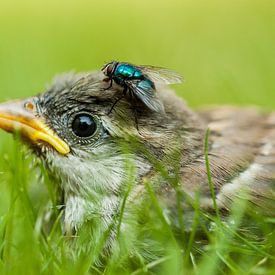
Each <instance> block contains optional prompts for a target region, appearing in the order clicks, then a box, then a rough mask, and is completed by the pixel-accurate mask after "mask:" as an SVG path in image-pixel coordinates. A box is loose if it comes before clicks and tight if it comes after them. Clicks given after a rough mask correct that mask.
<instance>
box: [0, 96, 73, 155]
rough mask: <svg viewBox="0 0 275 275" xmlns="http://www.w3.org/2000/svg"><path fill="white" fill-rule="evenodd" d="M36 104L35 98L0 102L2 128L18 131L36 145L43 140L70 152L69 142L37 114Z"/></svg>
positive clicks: (66, 152)
mask: <svg viewBox="0 0 275 275" xmlns="http://www.w3.org/2000/svg"><path fill="white" fill-rule="evenodd" d="M35 106H36V105H35V103H34V101H33V99H28V100H22V101H13V102H7V103H2V104H0V129H3V130H5V131H7V132H10V133H14V132H18V133H19V134H20V135H21V136H22V137H24V138H26V139H27V140H28V141H30V142H31V143H33V144H35V145H37V144H38V143H39V142H41V141H42V142H44V143H46V144H48V145H51V146H52V147H53V148H54V149H55V150H56V151H57V152H59V153H60V154H63V155H66V154H68V153H69V152H70V148H69V146H68V144H67V143H66V142H65V141H63V140H62V139H60V138H59V137H58V136H57V135H56V134H55V133H54V132H53V131H52V130H51V129H50V128H49V127H48V126H47V125H46V124H45V122H44V121H43V118H41V117H37V116H36V114H37V112H36V107H35Z"/></svg>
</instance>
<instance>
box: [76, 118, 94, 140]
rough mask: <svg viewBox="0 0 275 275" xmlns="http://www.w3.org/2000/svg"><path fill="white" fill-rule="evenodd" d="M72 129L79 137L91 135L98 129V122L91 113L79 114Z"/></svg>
mask: <svg viewBox="0 0 275 275" xmlns="http://www.w3.org/2000/svg"><path fill="white" fill-rule="evenodd" d="M72 130H73V132H74V134H75V135H76V136H78V137H83V138H87V137H91V136H92V135H93V134H94V133H95V131H96V122H95V120H94V119H93V117H92V116H91V115H89V114H78V115H77V116H76V117H75V118H74V120H73V122H72Z"/></svg>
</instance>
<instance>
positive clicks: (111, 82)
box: [101, 78, 113, 91]
mask: <svg viewBox="0 0 275 275" xmlns="http://www.w3.org/2000/svg"><path fill="white" fill-rule="evenodd" d="M103 81H105V82H108V81H110V85H109V86H108V87H107V88H102V89H101V90H102V91H107V90H109V89H110V88H112V86H113V79H112V78H105V79H104V80H103Z"/></svg>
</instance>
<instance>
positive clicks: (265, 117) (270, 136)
mask: <svg viewBox="0 0 275 275" xmlns="http://www.w3.org/2000/svg"><path fill="white" fill-rule="evenodd" d="M201 117H202V118H203V119H204V120H205V122H206V124H207V125H208V127H209V129H210V131H211V134H210V137H209V153H208V156H209V161H210V170H211V177H212V181H213V184H214V188H215V194H216V199H217V203H218V206H219V207H220V208H225V209H227V208H229V207H230V205H231V202H232V200H233V199H234V198H236V197H241V196H244V192H248V194H246V195H248V196H249V197H250V202H251V203H252V204H255V205H258V206H260V208H262V209H265V210H267V212H269V213H270V214H271V213H272V214H273V215H274V211H275V113H271V114H263V113H261V112H260V111H259V110H257V109H256V108H246V109H241V108H237V107H224V108H216V109H212V110H207V111H203V112H201ZM181 172H182V174H181V176H182V182H183V188H184V190H185V191H187V192H188V193H189V194H190V195H191V196H194V192H195V191H196V190H197V189H200V190H201V194H202V197H203V198H202V201H201V202H202V207H205V208H211V207H213V203H212V199H211V193H210V189H209V184H208V178H207V172H206V165H205V156H204V153H203V151H201V152H200V153H199V155H198V157H197V158H196V159H194V161H193V162H191V163H189V164H188V165H185V166H183V167H182V171H181Z"/></svg>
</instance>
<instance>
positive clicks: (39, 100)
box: [0, 71, 275, 234]
mask: <svg viewBox="0 0 275 275" xmlns="http://www.w3.org/2000/svg"><path fill="white" fill-rule="evenodd" d="M104 79H105V75H104V74H103V73H102V72H101V71H100V72H91V73H78V74H73V73H69V74H64V75H61V76H59V77H57V78H56V79H55V80H54V81H53V83H52V85H51V87H50V88H48V89H47V90H46V91H45V92H44V93H42V94H39V95H37V96H35V97H31V98H28V99H24V100H18V101H14V102H8V103H2V104H0V128H2V129H3V130H5V131H8V132H15V131H16V132H20V134H21V136H22V138H23V140H24V141H25V142H27V143H28V144H29V146H30V148H31V149H32V151H33V152H34V153H35V154H36V155H37V156H38V157H39V158H41V160H42V161H43V163H44V165H45V166H46V168H47V169H48V170H49V173H50V174H51V175H52V176H53V177H54V179H55V183H56V184H58V185H59V187H60V190H62V191H61V192H62V197H63V198H64V202H63V203H64V205H65V210H64V217H63V223H64V224H63V225H64V232H65V234H74V233H75V232H77V230H78V229H79V228H81V226H82V225H83V224H84V223H85V222H87V221H91V220H93V219H94V218H95V215H97V217H98V214H100V219H101V220H102V221H103V223H104V224H106V226H108V224H110V223H111V222H112V219H113V217H114V215H115V213H116V211H117V209H118V206H119V205H120V203H121V200H122V199H123V194H125V192H124V190H125V188H126V187H125V186H127V182H129V165H130V166H132V167H133V169H132V170H133V174H134V175H133V177H134V180H133V183H134V184H133V186H132V188H131V191H130V194H129V198H128V199H129V200H131V202H132V203H138V202H139V201H142V199H143V198H144V196H146V192H147V191H146V190H147V189H146V184H148V183H149V184H150V185H151V186H152V187H153V188H154V190H155V192H156V194H157V196H158V198H159V199H160V200H162V201H163V202H164V203H165V205H167V209H168V212H169V211H170V212H171V213H172V212H173V209H174V208H175V207H176V192H175V188H174V186H173V185H172V184H171V182H170V181H169V180H167V178H168V177H170V178H172V179H175V181H176V184H177V186H178V187H179V188H180V190H182V192H184V193H185V194H187V196H188V197H189V198H190V200H191V202H192V200H193V199H194V197H195V196H196V194H197V193H199V194H200V207H201V209H203V210H209V211H213V200H212V197H211V190H210V188H209V182H208V174H207V169H206V164H205V153H204V143H205V133H206V131H207V129H210V134H209V139H208V143H209V149H208V156H209V163H210V172H211V177H212V182H213V186H214V191H215V197H216V203H217V206H218V207H219V208H220V209H221V210H224V211H228V210H229V209H230V205H231V203H232V201H233V200H234V198H236V197H238V196H241V194H242V193H243V191H245V192H247V194H248V198H249V201H250V202H251V203H252V204H254V205H256V206H258V207H259V208H260V209H263V210H264V211H265V212H266V213H269V214H273V213H274V209H275V207H274V206H275V202H274V198H275V113H263V112H261V111H259V110H258V109H256V108H238V107H228V106H224V107H216V108H210V109H205V110H202V111H198V112H194V111H192V110H191V109H190V108H189V107H187V105H186V104H185V102H184V101H183V100H182V99H181V98H179V97H178V96H176V95H175V93H174V92H173V91H171V90H170V89H168V87H167V86H165V85H163V86H156V92H157V95H158V98H159V101H160V102H161V106H162V105H163V108H164V111H163V112H157V111H154V110H151V109H150V108H148V106H146V105H145V104H143V102H142V101H138V100H136V101H135V103H134V104H133V102H132V100H130V98H129V95H128V94H125V95H124V96H123V97H121V95H122V94H123V87H120V86H119V85H117V84H116V83H113V85H112V86H110V87H109V89H106V86H107V83H106V81H104ZM117 99H120V100H119V101H117ZM116 101H117V102H116ZM114 102H116V105H115V107H114V108H113V110H112V112H110V109H111V108H112V106H113V104H114ZM133 110H134V112H133ZM136 120H137V121H138V128H137V125H136ZM159 164H161V165H162V167H163V168H164V170H165V171H166V172H165V173H166V176H167V177H166V176H164V175H163V173H161V172H160V169H157V167H158V166H159ZM185 206H186V202H185V201H183V202H182V207H185Z"/></svg>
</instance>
